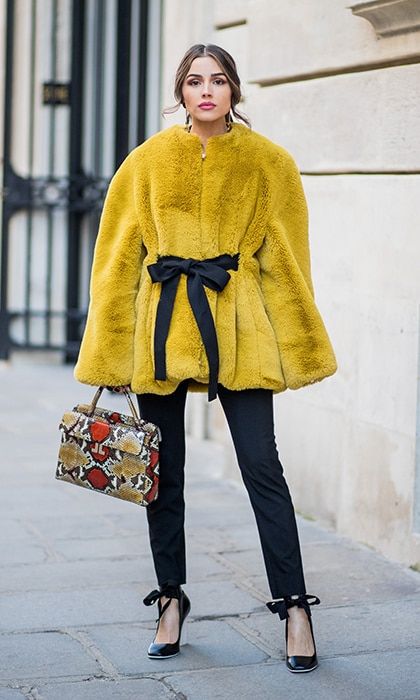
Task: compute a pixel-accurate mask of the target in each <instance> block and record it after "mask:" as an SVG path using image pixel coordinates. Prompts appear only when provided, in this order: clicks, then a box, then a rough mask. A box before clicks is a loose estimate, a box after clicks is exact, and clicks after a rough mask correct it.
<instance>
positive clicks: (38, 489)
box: [0, 363, 420, 700]
mask: <svg viewBox="0 0 420 700" xmlns="http://www.w3.org/2000/svg"><path fill="white" fill-rule="evenodd" d="M0 382H1V396H0V432H1V453H0V463H1V491H0V524H1V527H0V547H1V550H0V551H1V577H0V588H1V598H0V606H1V608H0V700H9V699H10V700H12V699H16V700H18V699H19V698H31V699H32V700H58V699H59V700H79V699H80V700H94V699H98V700H99V699H100V700H107V699H108V698H112V699H113V700H114V699H118V700H119V699H121V700H128V699H130V700H131V699H134V698H139V699H140V698H141V700H149V699H150V700H170V699H172V700H175V699H178V700H216V699H221V700H225V699H226V700H227V699H230V698H235V699H236V698H239V697H240V698H241V700H256V699H258V700H260V699H261V700H274V698H276V699H277V698H285V699H287V700H295V699H296V700H298V699H299V700H305V699H306V698H307V699H308V700H309V699H310V700H347V699H349V700H350V699H351V700H419V699H420V575H419V574H417V573H416V572H414V571H411V570H410V569H406V568H404V567H402V566H399V565H396V564H393V563H390V562H388V561H387V560H386V559H384V558H383V557H382V556H380V555H379V554H377V553H375V552H373V551H372V550H370V549H368V548H367V547H364V546H361V545H358V544H356V543H353V542H351V541H350V540H347V539H343V538H340V537H337V536H336V535H335V534H334V533H332V532H329V531H328V530H326V529H323V528H322V527H320V526H318V525H317V524H316V523H313V522H310V521H308V520H305V519H303V518H299V520H298V525H299V531H300V536H301V542H302V549H303V557H304V564H305V573H306V579H307V587H308V592H310V593H315V594H317V595H318V596H319V597H320V598H321V601H322V605H320V606H318V607H316V608H312V610H313V618H314V627H315V632H316V640H317V646H318V655H319V659H320V666H319V668H318V669H317V670H316V671H314V672H313V673H310V674H304V675H301V676H296V675H293V674H290V673H289V672H288V671H287V669H286V667H285V664H284V628H283V626H284V623H283V622H280V620H279V618H278V616H276V615H272V614H271V613H270V612H268V610H267V609H266V608H265V601H267V600H269V598H270V595H269V592H268V588H267V583H266V577H265V571H264V566H263V561H262V557H261V553H260V549H259V544H258V539H257V534H256V528H255V524H254V518H253V514H252V511H251V508H250V505H249V503H248V499H247V495H246V493H245V490H244V488H243V487H242V486H241V485H238V484H233V483H230V482H229V483H226V482H222V481H221V480H220V479H219V478H218V473H219V472H220V464H221V452H220V448H218V447H217V446H215V445H213V444H212V443H211V442H209V441H202V442H200V441H197V440H193V439H192V438H190V439H189V441H188V463H187V489H186V491H187V493H186V502H187V559H188V572H189V577H188V583H187V584H186V586H185V590H186V592H187V593H188V595H189V596H190V598H191V601H192V609H191V614H190V616H189V617H188V618H187V620H188V621H187V623H186V625H185V627H186V631H187V633H188V642H187V644H185V645H184V646H183V647H182V653H181V654H179V655H178V656H177V657H174V658H173V659H168V660H166V661H160V662H159V661H152V660H150V659H148V658H147V656H146V649H147V646H148V644H149V642H150V641H151V639H152V637H153V632H154V628H155V617H156V606H154V607H151V608H150V607H149V608H146V607H145V606H144V605H143V604H142V602H141V601H142V597H143V596H144V595H145V594H146V593H148V592H149V591H150V590H151V589H152V588H154V587H155V585H156V581H155V577H154V570H153V565H152V560H151V556H150V553H149V547H148V539H147V528H146V519H145V511H144V510H143V509H142V508H139V507H137V506H135V505H133V504H130V503H124V502H120V501H118V500H117V499H112V498H107V497H103V496H100V495H98V494H95V493H89V492H85V491H84V490H83V489H77V488H75V487H73V486H71V485H68V484H64V483H60V482H58V481H56V480H55V479H54V471H55V461H56V454H57V449H58V440H59V435H58V430H57V425H58V421H59V419H60V417H61V414H62V412H63V410H64V409H65V408H67V407H69V406H71V405H73V403H76V402H77V401H79V400H89V399H90V398H91V396H92V391H91V390H90V389H89V388H88V387H84V386H82V385H80V384H77V383H76V382H74V380H73V378H72V373H71V369H70V368H63V367H60V366H52V367H48V366H42V365H38V366H35V365H32V366H29V365H24V364H14V365H13V366H12V367H10V366H8V365H6V364H4V363H3V364H2V365H0ZM102 403H103V404H105V405H106V404H107V403H108V404H109V405H110V406H114V407H115V408H116V409H117V410H118V409H121V408H122V407H123V405H124V404H123V403H122V398H121V397H117V396H111V395H108V396H107V397H106V398H105V401H103V402H102V401H101V404H102ZM285 472H286V476H287V465H285Z"/></svg>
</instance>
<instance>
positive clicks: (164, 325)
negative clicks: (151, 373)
mask: <svg viewBox="0 0 420 700" xmlns="http://www.w3.org/2000/svg"><path fill="white" fill-rule="evenodd" d="M238 259H239V253H236V254H235V255H229V254H227V253H224V254H223V255H218V256H217V257H216V258H207V259H206V260H195V259H194V258H180V257H178V256H176V255H163V256H161V257H159V258H158V260H157V262H155V263H153V264H152V265H148V266H147V269H148V270H149V274H150V276H151V278H152V280H153V282H161V283H162V289H161V294H160V299H159V304H158V308H157V312H156V324H155V335H154V349H155V352H154V355H155V379H166V355H165V346H166V339H167V337H168V333H169V326H170V323H171V317H172V311H173V308H174V303H175V295H176V290H177V288H178V282H179V278H180V275H181V274H182V273H183V274H185V275H187V293H188V299H189V302H190V305H191V309H192V311H193V314H194V317H195V320H196V322H197V326H198V329H199V331H200V333H201V337H202V339H203V343H204V347H205V350H206V355H207V360H208V363H209V389H208V400H209V401H212V400H213V399H215V398H216V396H217V382H218V375H219V348H218V344H217V335H216V328H215V326H214V320H213V316H212V313H211V309H210V306H209V303H208V300H207V296H206V293H205V291H204V286H206V287H209V288H210V289H215V290H216V291H218V292H221V291H222V289H224V287H225V286H226V285H227V283H228V282H229V279H230V275H229V273H228V272H227V270H237V269H238Z"/></svg>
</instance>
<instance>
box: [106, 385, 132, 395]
mask: <svg viewBox="0 0 420 700" xmlns="http://www.w3.org/2000/svg"><path fill="white" fill-rule="evenodd" d="M106 388H107V389H108V391H113V392H115V393H116V394H124V393H125V392H126V391H131V387H130V386H129V385H128V384H124V385H123V386H107V387H106Z"/></svg>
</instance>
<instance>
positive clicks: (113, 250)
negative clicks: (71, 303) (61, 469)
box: [74, 152, 146, 386]
mask: <svg viewBox="0 0 420 700" xmlns="http://www.w3.org/2000/svg"><path fill="white" fill-rule="evenodd" d="M133 160H134V153H133V152H132V153H131V154H130V155H129V156H128V157H127V158H126V159H125V161H124V162H123V163H122V165H121V166H120V168H119V169H118V170H117V172H116V173H115V175H114V177H113V178H112V180H111V183H110V185H109V188H108V192H107V195H106V198H105V203H104V207H103V211H102V216H101V220H100V226H99V232H98V236H97V240H96V245H95V251H94V258H93V265H92V274H91V282H90V304H89V310H88V317H87V322H86V328H85V331H84V335H83V340H82V344H81V349H80V353H79V358H78V361H77V364H76V367H75V371H74V375H75V378H76V379H78V380H79V381H81V382H84V383H86V384H94V385H99V384H105V385H109V386H119V385H123V384H130V382H131V378H132V372H133V338H134V326H135V299H136V295H137V291H138V285H139V279H140V272H141V266H142V262H143V260H144V257H145V253H146V251H145V248H144V246H143V245H142V237H141V232H140V227H139V221H138V216H137V212H136V205H135V197H134V181H133V178H134V173H135V169H134V164H133Z"/></svg>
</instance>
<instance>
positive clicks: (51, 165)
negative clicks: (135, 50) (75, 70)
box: [45, 0, 58, 343]
mask: <svg viewBox="0 0 420 700" xmlns="http://www.w3.org/2000/svg"><path fill="white" fill-rule="evenodd" d="M57 12H58V8H57V0H52V8H51V66H50V76H51V80H52V81H53V82H55V80H56V78H57ZM55 115H56V112H55V107H54V105H50V115H49V116H50V119H49V122H50V123H49V127H50V133H49V144H48V171H49V173H50V175H53V176H54V175H55V141H56V139H55V129H56V119H55ZM53 216H54V214H53V212H52V210H51V208H50V207H48V209H47V278H46V282H45V305H46V308H47V310H50V309H51V301H52V261H53V245H54V239H53ZM50 339H51V323H50V317H49V316H46V317H45V342H46V343H49V342H50Z"/></svg>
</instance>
